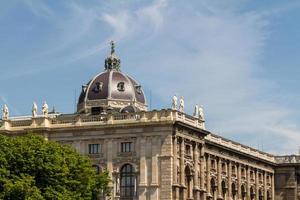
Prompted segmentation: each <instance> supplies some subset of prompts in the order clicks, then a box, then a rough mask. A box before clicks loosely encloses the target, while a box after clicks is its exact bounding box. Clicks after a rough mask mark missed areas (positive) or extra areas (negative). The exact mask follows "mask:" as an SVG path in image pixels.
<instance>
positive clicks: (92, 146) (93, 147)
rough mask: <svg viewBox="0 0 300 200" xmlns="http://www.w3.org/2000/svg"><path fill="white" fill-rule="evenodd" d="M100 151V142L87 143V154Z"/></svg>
mask: <svg viewBox="0 0 300 200" xmlns="http://www.w3.org/2000/svg"><path fill="white" fill-rule="evenodd" d="M100 152H101V145H100V144H89V154H98V153H100Z"/></svg>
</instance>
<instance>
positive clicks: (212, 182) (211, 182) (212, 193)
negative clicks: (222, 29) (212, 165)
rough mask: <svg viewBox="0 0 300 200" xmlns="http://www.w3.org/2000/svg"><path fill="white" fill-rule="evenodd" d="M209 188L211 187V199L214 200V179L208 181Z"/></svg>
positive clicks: (215, 189)
mask: <svg viewBox="0 0 300 200" xmlns="http://www.w3.org/2000/svg"><path fill="white" fill-rule="evenodd" d="M210 187H211V195H212V198H213V199H215V195H216V194H215V193H216V191H217V185H216V181H215V179H214V178H212V179H211V180H210Z"/></svg>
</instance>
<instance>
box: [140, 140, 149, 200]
mask: <svg viewBox="0 0 300 200" xmlns="http://www.w3.org/2000/svg"><path fill="white" fill-rule="evenodd" d="M146 187H147V161H146V138H145V137H141V138H140V180H139V189H138V196H139V199H141V200H146Z"/></svg>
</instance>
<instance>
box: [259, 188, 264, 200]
mask: <svg viewBox="0 0 300 200" xmlns="http://www.w3.org/2000/svg"><path fill="white" fill-rule="evenodd" d="M263 198H264V196H263V193H262V190H261V188H260V189H259V190H258V199H259V200H263Z"/></svg>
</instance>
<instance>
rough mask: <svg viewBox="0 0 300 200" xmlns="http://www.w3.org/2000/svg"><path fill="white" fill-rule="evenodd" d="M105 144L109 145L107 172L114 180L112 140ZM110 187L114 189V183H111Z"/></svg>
mask: <svg viewBox="0 0 300 200" xmlns="http://www.w3.org/2000/svg"><path fill="white" fill-rule="evenodd" d="M105 143H106V144H107V149H106V151H107V171H108V172H109V176H110V178H111V179H112V180H113V177H112V172H113V164H112V157H113V154H112V152H113V143H112V140H110V139H109V140H106V141H105ZM108 187H110V188H113V183H112V182H109V185H108Z"/></svg>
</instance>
